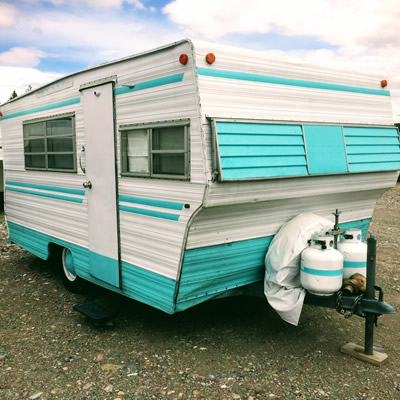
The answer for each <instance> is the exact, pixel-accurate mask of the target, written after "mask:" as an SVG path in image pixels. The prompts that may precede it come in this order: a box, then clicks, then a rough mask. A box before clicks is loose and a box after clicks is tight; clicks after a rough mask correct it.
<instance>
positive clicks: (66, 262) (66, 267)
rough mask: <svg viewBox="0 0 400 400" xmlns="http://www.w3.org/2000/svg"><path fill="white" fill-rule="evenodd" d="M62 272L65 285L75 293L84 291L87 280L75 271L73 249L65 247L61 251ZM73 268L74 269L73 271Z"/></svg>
mask: <svg viewBox="0 0 400 400" xmlns="http://www.w3.org/2000/svg"><path fill="white" fill-rule="evenodd" d="M60 258H61V260H60V262H59V264H60V268H59V269H60V274H61V278H62V280H63V282H64V286H65V287H66V288H67V289H68V290H69V291H70V292H73V293H82V291H83V290H84V288H85V286H86V281H85V280H84V279H82V278H80V277H79V276H78V275H76V273H75V272H74V271H73V264H74V260H73V257H72V253H71V250H70V249H68V248H66V247H64V248H63V249H62V250H61V252H60ZM71 270H72V271H71Z"/></svg>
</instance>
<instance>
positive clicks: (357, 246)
mask: <svg viewBox="0 0 400 400" xmlns="http://www.w3.org/2000/svg"><path fill="white" fill-rule="evenodd" d="M361 238H362V233H361V229H355V228H354V229H349V230H347V231H346V232H345V233H344V234H343V236H342V238H341V239H340V242H339V243H338V250H339V251H340V252H341V253H342V254H343V258H344V262H343V279H349V278H350V277H351V276H352V275H353V274H356V273H358V274H361V275H364V276H365V277H366V276H367V245H366V244H365V243H363V242H362V241H361Z"/></svg>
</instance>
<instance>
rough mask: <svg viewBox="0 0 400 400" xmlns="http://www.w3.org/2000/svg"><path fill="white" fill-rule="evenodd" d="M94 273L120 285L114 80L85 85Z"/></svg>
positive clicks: (86, 148)
mask: <svg viewBox="0 0 400 400" xmlns="http://www.w3.org/2000/svg"><path fill="white" fill-rule="evenodd" d="M81 91H82V94H83V110H84V125H85V148H84V152H85V159H86V182H85V183H84V187H86V195H87V202H88V235H89V237H88V242H89V272H90V274H91V275H92V276H93V277H95V278H97V279H100V280H101V281H104V282H107V283H108V284H111V285H113V286H116V287H119V286H120V258H119V254H120V249H119V233H118V207H117V198H118V197H117V178H116V176H117V172H116V145H115V128H114V127H115V124H114V82H112V81H111V82H106V83H102V84H99V85H96V86H93V85H87V87H85V85H83V86H82V87H81Z"/></svg>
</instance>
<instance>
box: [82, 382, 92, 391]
mask: <svg viewBox="0 0 400 400" xmlns="http://www.w3.org/2000/svg"><path fill="white" fill-rule="evenodd" d="M92 386H93V383H87V384H86V385H84V386H83V388H82V389H83V390H88V389H90V388H91V387H92Z"/></svg>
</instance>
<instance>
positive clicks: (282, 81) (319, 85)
mask: <svg viewBox="0 0 400 400" xmlns="http://www.w3.org/2000/svg"><path fill="white" fill-rule="evenodd" d="M197 72H198V74H199V75H203V76H212V77H215V78H225V79H236V80H240V81H249V82H260V83H272V84H275V85H286V86H298V87H305V88H311V89H325V90H335V91H341V92H352V93H362V94H372V95H378V96H390V92H389V91H388V90H381V89H368V88H361V87H356V86H347V85H336V84H333V83H325V82H315V81H304V80H298V79H287V78H279V77H276V76H269V75H258V74H249V73H246V72H235V71H226V70H221V69H211V68H202V67H197Z"/></svg>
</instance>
